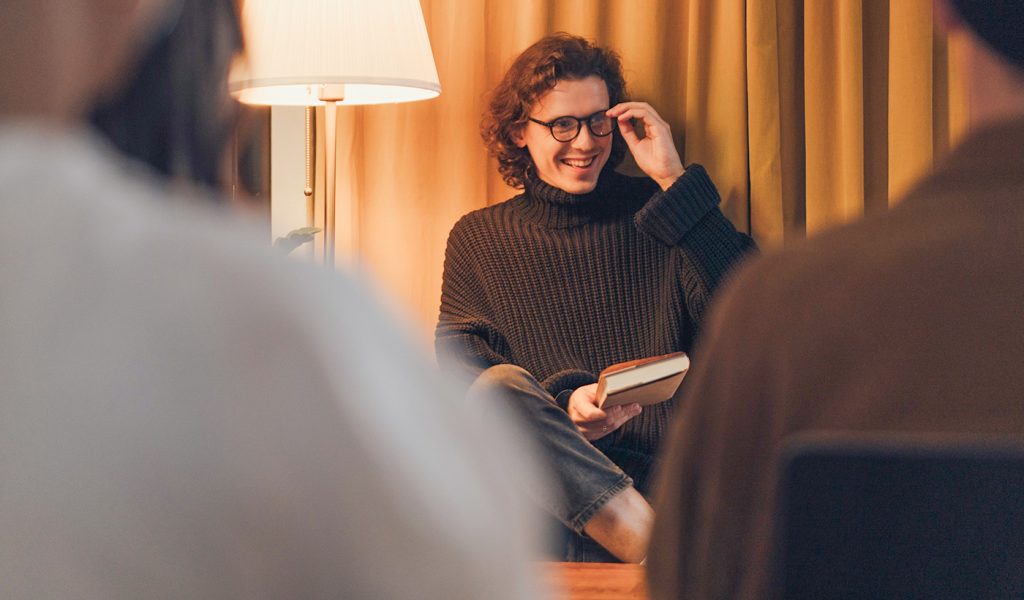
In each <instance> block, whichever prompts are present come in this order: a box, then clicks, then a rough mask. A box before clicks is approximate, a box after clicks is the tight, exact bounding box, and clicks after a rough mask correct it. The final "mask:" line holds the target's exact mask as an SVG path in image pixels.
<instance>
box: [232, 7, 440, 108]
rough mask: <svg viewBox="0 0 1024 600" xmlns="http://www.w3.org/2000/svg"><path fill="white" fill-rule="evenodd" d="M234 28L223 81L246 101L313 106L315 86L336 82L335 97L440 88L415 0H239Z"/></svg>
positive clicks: (363, 98) (386, 97)
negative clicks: (236, 39) (238, 37)
mask: <svg viewBox="0 0 1024 600" xmlns="http://www.w3.org/2000/svg"><path fill="white" fill-rule="evenodd" d="M242 27H243V30H244V32H245V38H246V59H245V60H243V61H241V62H240V63H239V64H238V65H236V66H235V68H233V69H232V72H231V77H230V85H231V92H232V93H233V94H234V95H235V97H237V98H238V99H239V100H240V101H242V102H245V103H247V104H266V105H298V106H314V105H320V104H323V103H324V102H323V101H322V100H321V97H322V96H323V95H324V92H323V90H322V89H321V86H325V85H326V86H335V85H336V84H343V85H344V89H343V92H344V93H343V97H344V99H343V100H341V101H339V102H338V103H339V104H382V103H387V102H408V101H412V100H425V99H428V98H433V97H435V96H437V95H438V94H440V93H441V84H440V82H439V81H438V77H437V68H436V67H435V66H434V56H433V54H432V53H431V51H430V40H429V39H428V37H427V28H426V25H425V24H424V22H423V12H422V11H421V9H420V4H419V0H245V4H244V6H243V9H242ZM339 89H340V88H332V92H337V91H338V90H339ZM328 96H336V94H335V93H329V94H328Z"/></svg>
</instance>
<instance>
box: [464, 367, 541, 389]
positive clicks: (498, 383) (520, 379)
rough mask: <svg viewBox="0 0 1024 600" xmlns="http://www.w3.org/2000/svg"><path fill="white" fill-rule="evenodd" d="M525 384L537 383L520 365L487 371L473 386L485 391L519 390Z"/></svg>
mask: <svg viewBox="0 0 1024 600" xmlns="http://www.w3.org/2000/svg"><path fill="white" fill-rule="evenodd" d="M524 383H527V384H530V383H535V380H534V379H533V375H530V373H529V371H527V370H526V369H524V368H522V367H520V366H518V365H510V364H502V365H494V366H493V367H488V368H487V369H485V370H484V372H483V373H481V374H480V375H479V377H477V379H476V381H475V382H474V383H473V385H474V387H477V386H479V387H482V388H485V389H495V388H499V389H500V388H518V387H522V386H523V384H524Z"/></svg>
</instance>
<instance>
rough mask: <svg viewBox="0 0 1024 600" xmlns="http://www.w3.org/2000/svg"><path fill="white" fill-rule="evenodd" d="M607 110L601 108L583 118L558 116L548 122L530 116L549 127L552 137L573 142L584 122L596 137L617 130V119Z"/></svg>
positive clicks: (539, 123)
mask: <svg viewBox="0 0 1024 600" xmlns="http://www.w3.org/2000/svg"><path fill="white" fill-rule="evenodd" d="M606 112H607V109H605V110H599V111H597V112H596V113H594V114H592V115H589V116H586V117H583V118H579V117H573V116H564V117H558V118H556V119H553V120H551V121H548V122H546V123H545V122H544V121H541V120H539V119H534V118H533V117H530V120H531V121H533V122H534V123H536V124H538V125H543V126H544V127H547V128H548V129H549V130H550V131H551V137H553V138H555V139H556V140H558V141H559V142H571V141H573V140H574V139H576V136H578V135H579V134H580V131H582V130H583V124H584V123H586V124H587V129H589V130H590V135H592V136H594V137H605V136H606V135H611V132H612V131H614V130H615V119H613V118H611V117H609V116H608V115H606V114H605V113H606Z"/></svg>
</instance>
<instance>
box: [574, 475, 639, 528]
mask: <svg viewBox="0 0 1024 600" xmlns="http://www.w3.org/2000/svg"><path fill="white" fill-rule="evenodd" d="M631 483H632V482H631V480H630V478H629V476H628V475H626V474H625V473H623V474H622V476H621V477H620V478H619V480H618V481H616V482H615V483H614V484H613V485H611V486H610V487H609V488H608V489H606V490H605V491H604V492H602V493H601V495H600V496H598V497H597V499H595V500H594V501H593V502H591V503H590V504H588V505H587V506H586V507H585V508H584V509H583V510H582V511H580V513H579V514H578V515H576V517H575V518H574V519H572V523H571V526H572V529H573V531H575V532H576V533H583V526H584V525H586V524H587V522H589V521H590V519H591V518H592V517H593V516H594V513H596V512H597V511H599V510H600V509H601V507H602V506H604V505H605V503H606V502H608V500H610V499H611V498H612V496H614V495H615V494H618V493H619V492H621V491H622V490H624V489H626V488H627V487H629V485H630V484H631Z"/></svg>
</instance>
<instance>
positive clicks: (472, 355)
mask: <svg viewBox="0 0 1024 600" xmlns="http://www.w3.org/2000/svg"><path fill="white" fill-rule="evenodd" d="M718 203H719V196H718V191H717V190H716V189H715V186H714V184H713V183H712V182H711V179H710V178H709V177H708V175H707V172H706V171H705V170H704V168H703V167H701V166H700V165H696V164H694V165H690V166H689V167H687V169H686V172H685V173H684V174H683V175H682V176H681V177H680V178H679V179H678V180H677V181H676V182H675V183H674V184H673V185H672V186H671V187H670V188H669V189H668V190H666V191H662V190H661V189H660V188H658V186H657V185H656V184H655V183H654V182H653V181H651V180H650V179H646V178H634V177H627V176H624V175H621V174H619V173H616V172H614V171H611V170H606V171H605V172H604V173H602V175H601V177H600V178H599V180H598V184H597V186H596V187H595V189H594V190H593V191H592V192H590V193H588V194H581V195H573V194H569V193H567V192H565V191H563V190H560V189H558V188H555V187H552V186H550V185H548V184H546V183H544V182H542V181H539V180H535V179H534V180H529V181H527V184H526V187H525V190H524V192H523V193H522V194H519V195H518V196H515V197H514V198H511V199H510V200H507V201H505V202H502V203H500V204H496V205H493V206H489V207H486V208H483V209H480V210H476V211H473V212H471V213H469V214H467V215H465V216H464V217H462V219H460V220H459V221H458V222H457V223H456V224H455V227H454V228H453V229H452V232H451V234H450V235H449V238H448V247H447V250H446V253H445V264H444V278H443V284H442V292H441V309H440V317H439V321H438V325H437V329H436V346H437V355H438V361H439V363H440V365H441V366H442V368H445V369H448V370H453V371H458V372H461V373H462V374H463V375H464V376H466V375H468V376H469V377H475V376H476V375H477V374H479V373H480V372H481V371H482V370H483V369H486V368H487V367H490V366H493V365H497V364H504V363H511V364H515V365H519V366H521V367H523V368H524V369H526V370H527V371H529V372H530V373H531V374H532V375H533V376H534V377H536V378H537V380H538V381H539V382H541V385H543V386H544V388H545V389H547V390H548V392H550V393H551V395H552V396H554V397H556V398H558V399H559V402H560V404H561V405H562V407H563V408H565V404H564V403H565V401H566V399H567V398H568V394H569V393H570V392H571V390H574V389H576V388H577V387H579V386H581V385H585V384H588V383H593V382H595V381H597V374H598V373H599V372H600V371H601V370H602V369H604V368H605V367H607V366H608V365H610V364H613V363H617V362H622V361H626V360H632V359H636V358H643V357H648V356H656V355H660V354H665V353H668V352H673V351H678V350H682V351H686V352H690V351H691V349H692V347H693V343H694V339H695V336H696V334H697V332H698V329H699V327H700V323H701V321H702V320H703V318H704V316H705V313H706V312H707V308H708V304H709V302H710V300H711V296H712V292H713V291H714V290H715V288H716V287H718V285H719V283H720V282H721V281H722V279H723V278H724V276H725V275H726V274H727V273H728V272H729V270H730V269H731V268H732V267H733V266H734V265H735V264H736V262H737V261H738V260H739V259H740V258H741V257H742V256H743V255H744V254H745V253H746V252H748V251H750V250H752V249H754V248H755V245H754V242H753V240H752V239H751V238H750V237H749V236H747V235H744V234H742V233H739V232H737V231H736V229H735V228H734V227H733V226H732V224H731V223H730V222H729V220H728V219H726V218H725V216H724V215H723V214H722V213H721V211H720V210H719V209H718ZM673 408H674V407H673V403H672V402H665V403H662V404H658V405H654V406H650V407H647V408H645V409H644V412H643V413H641V414H640V415H639V416H638V417H636V418H634V419H632V420H631V421H629V422H628V423H626V425H624V426H623V427H621V428H620V429H619V430H618V431H616V432H615V433H614V434H613V435H614V438H613V440H612V444H611V445H610V448H611V449H610V450H606V452H605V453H606V454H607V455H608V456H609V458H611V459H612V460H613V461H614V462H615V463H616V464H618V465H619V466H620V467H621V468H622V469H623V470H624V471H625V472H626V473H627V474H628V475H630V476H631V477H632V478H633V480H634V483H635V485H636V486H637V488H638V489H640V490H641V491H642V492H646V491H647V487H648V483H649V482H648V480H649V475H650V470H651V466H652V463H653V457H654V456H655V455H656V453H657V450H658V446H659V444H660V441H661V439H662V437H663V435H664V433H665V431H666V427H667V426H668V423H669V419H670V417H671V413H672V411H673Z"/></svg>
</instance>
